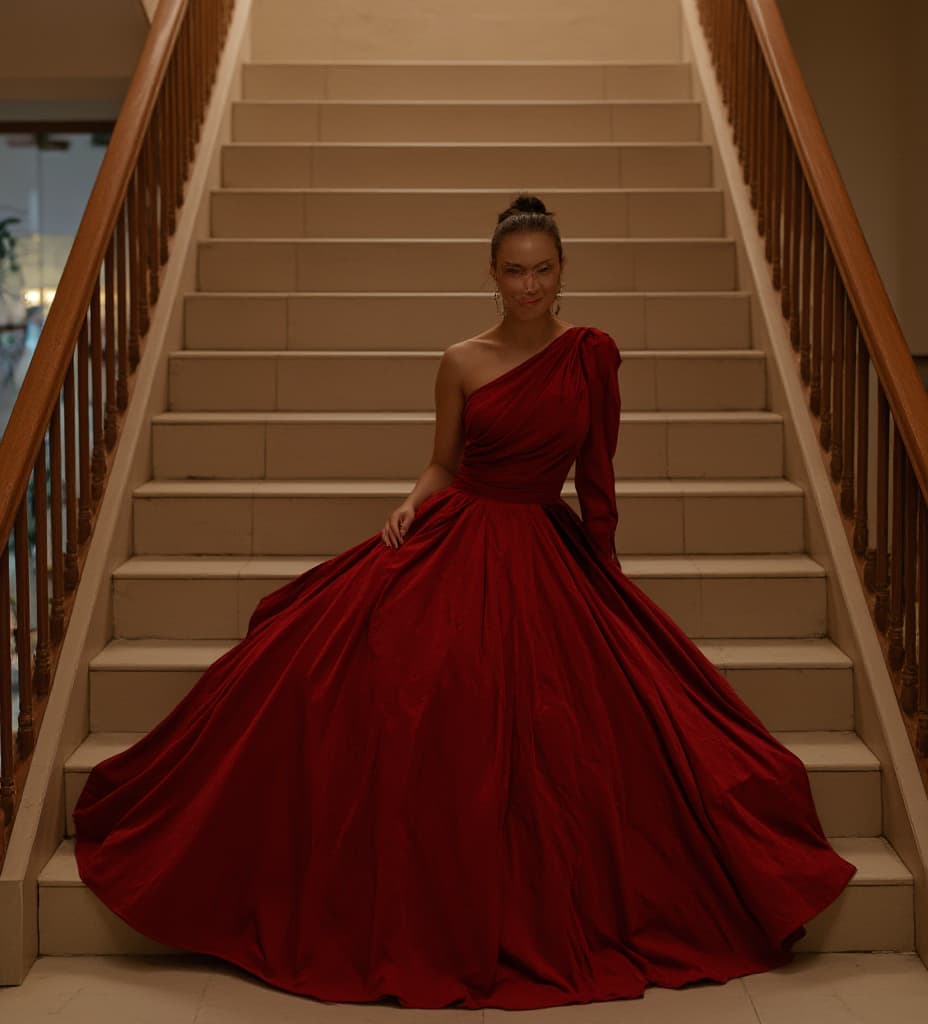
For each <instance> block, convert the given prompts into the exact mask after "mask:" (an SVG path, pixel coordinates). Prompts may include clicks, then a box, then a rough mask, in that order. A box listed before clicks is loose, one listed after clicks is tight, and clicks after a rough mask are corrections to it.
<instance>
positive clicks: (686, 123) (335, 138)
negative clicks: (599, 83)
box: [232, 98, 702, 143]
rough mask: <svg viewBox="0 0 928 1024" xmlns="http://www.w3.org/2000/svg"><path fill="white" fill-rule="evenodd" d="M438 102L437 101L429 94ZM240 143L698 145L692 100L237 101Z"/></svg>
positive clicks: (234, 134) (235, 116)
mask: <svg viewBox="0 0 928 1024" xmlns="http://www.w3.org/2000/svg"><path fill="white" fill-rule="evenodd" d="M429 99H430V100H431V98H429ZM232 138H233V140H234V141H235V142H391V143H395V142H454V143H458V142H505V143H511V142H542V143H550V142H583V143H589V142H636V143H638V142H698V141H700V139H701V138H702V124H701V120H700V109H699V104H698V103H693V102H654V101H648V102H645V103H636V102H609V101H599V102H595V101H594V102H590V101H589V100H587V101H583V100H574V101H570V102H567V103H565V102H557V103H546V102H544V101H531V102H527V101H523V102H521V103H519V102H512V103H500V102H493V103H467V102H456V103H447V104H442V103H440V102H439V103H434V102H431V101H430V102H428V103H423V102H421V101H420V102H418V103H417V102H415V101H406V102H403V101H393V102H390V101H382V102H378V103H371V102H364V101H363V100H361V101H341V102H334V103H333V102H331V101H329V102H327V101H320V102H318V103H294V102H284V103H281V102H275V101H267V102H254V101H246V102H239V103H233V104H232Z"/></svg>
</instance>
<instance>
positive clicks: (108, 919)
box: [38, 837, 915, 956]
mask: <svg viewBox="0 0 928 1024" xmlns="http://www.w3.org/2000/svg"><path fill="white" fill-rule="evenodd" d="M831 843H832V845H833V846H834V848H835V850H837V852H838V853H839V854H840V855H841V856H842V857H845V858H846V859H847V860H849V861H851V862H852V863H853V864H856V865H857V868H858V870H857V874H856V875H855V876H854V878H852V879H851V882H850V884H849V885H848V886H847V888H846V889H845V890H844V891H843V892H842V893H841V895H840V896H839V897H838V898H837V899H836V900H835V902H834V903H833V904H831V906H829V907H827V908H826V909H825V910H824V911H823V912H822V913H821V914H819V915H818V916H817V917H816V918H814V919H813V920H812V921H811V922H810V923H809V924H808V925H807V934H806V936H805V937H804V938H803V939H802V940H801V941H800V942H799V943H797V944H796V947H795V948H796V950H797V951H800V952H813V951H815V952H850V951H858V950H866V951H875V950H881V951H882V950H885V951H890V950H892V951H905V952H909V951H911V950H912V949H913V948H914V942H915V925H914V906H913V884H912V876H911V874H910V873H909V871H908V870H907V869H906V867H905V865H904V864H903V863H902V861H901V860H900V859H899V857H898V856H897V854H896V853H895V851H894V850H893V849H892V847H890V845H889V844H888V843H887V842H886V841H885V839H883V838H881V837H846V838H834V839H832V840H831ZM38 886H39V950H38V952H39V954H40V955H43V956H66V955H76V954H85V955H100V954H114V953H127V954H128V953H132V954H150V953H151V954H160V953H176V952H178V950H177V949H176V948H174V947H168V946H164V945H162V944H160V943H157V942H155V941H153V940H152V939H148V938H146V937H145V936H142V935H140V934H139V933H138V932H136V931H135V930H134V929H132V928H130V927H129V925H127V924H126V923H125V922H124V921H122V920H121V919H120V918H119V917H117V916H116V915H115V914H114V913H113V912H112V911H110V910H109V909H108V908H107V907H105V906H104V905H103V904H102V903H101V902H100V900H99V899H97V897H96V896H95V895H94V894H93V893H92V892H91V891H90V890H89V889H88V888H87V887H86V886H85V885H84V883H83V882H82V881H81V879H80V876H79V875H78V873H77V863H76V861H75V859H74V839H73V838H66V839H64V840H63V841H62V843H61V845H60V846H59V847H58V849H57V850H56V851H55V853H54V854H53V855H52V857H51V858H50V860H49V861H48V863H47V864H46V865H45V867H44V868H43V869H42V871H41V872H40V873H39V877H38Z"/></svg>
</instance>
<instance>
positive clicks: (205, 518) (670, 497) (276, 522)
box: [132, 453, 804, 555]
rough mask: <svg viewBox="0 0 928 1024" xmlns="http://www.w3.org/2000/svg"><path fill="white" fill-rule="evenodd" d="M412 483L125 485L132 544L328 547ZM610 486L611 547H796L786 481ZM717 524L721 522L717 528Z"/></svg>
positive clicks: (371, 524)
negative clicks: (613, 504) (614, 525)
mask: <svg viewBox="0 0 928 1024" xmlns="http://www.w3.org/2000/svg"><path fill="white" fill-rule="evenodd" d="M425 458H426V455H425V453H424V454H423V459H425ZM423 466H424V462H423ZM414 484H415V481H414V480H395V479H394V480H360V481H357V480H355V481H349V480H312V481H307V480H275V481H269V480H151V481H148V482H147V483H144V484H141V485H140V486H139V487H136V488H135V490H134V492H133V505H132V511H133V528H134V538H135V540H134V551H135V553H136V554H139V555H156V554H168V555H183V554H201V555H253V554H254V555H292V554H304V553H305V552H307V551H316V552H319V553H323V554H335V553H338V552H341V551H344V550H346V549H348V548H349V547H352V546H354V545H355V544H358V543H361V542H362V541H364V540H366V539H368V538H370V537H372V536H378V535H379V534H380V531H381V529H382V528H383V524H384V522H385V521H386V519H387V517H388V516H389V514H390V513H391V512H392V511H393V509H395V508H396V506H397V505H398V504H399V503H400V502H401V501H403V500H404V499H405V498H406V496H407V495H408V494H409V493H410V491H412V489H413V486H414ZM615 491H616V500H617V503H618V507H619V525H618V529H617V530H616V546H617V550H619V551H620V552H623V553H625V554H626V555H631V554H754V553H764V554H774V553H779V554H783V553H794V552H798V551H802V550H803V547H804V532H803V531H804V527H803V518H802V516H803V509H802V506H803V497H804V495H803V491H802V488H801V487H799V486H797V485H796V484H794V483H792V482H791V481H789V480H782V479H781V480H709V481H703V480H641V481H639V480H624V481H619V482H618V483H617V484H616V489H615ZM562 496H563V499H564V500H565V501H566V502H567V504H568V505H570V506H571V508H573V509H574V511H575V512H577V513H578V514H579V501H578V499H577V495H576V488H575V486H574V484H573V483H572V482H568V483H566V484H565V485H564V488H563V490H562ZM722 522H724V523H725V524H726V526H725V529H724V530H720V529H719V528H718V527H719V523H722ZM384 551H385V552H389V551H390V549H388V548H386V547H384Z"/></svg>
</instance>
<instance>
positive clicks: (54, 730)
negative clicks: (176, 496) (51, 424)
mask: <svg viewBox="0 0 928 1024" xmlns="http://www.w3.org/2000/svg"><path fill="white" fill-rule="evenodd" d="M251 16H252V0H237V3H236V4H235V11H234V13H233V16H232V20H231V22H230V25H229V31H228V35H227V37H226V43H225V50H224V53H223V54H222V57H221V59H220V62H219V66H218V68H217V72H216V79H215V82H214V84H213V93H212V96H211V99H210V103H209V106H208V107H207V110H206V114H205V117H204V120H203V125H202V129H201V134H200V141H199V143H198V145H197V149H196V152H195V154H194V158H193V162H192V164H191V167H190V173H189V177H188V179H187V183H186V187H185V202H184V205H183V207H182V208H181V209H180V211H179V214H178V220H177V228H176V231H175V234H174V237H173V238H172V240H171V251H170V256H169V259H168V261H167V263H166V264H165V266H164V268H163V271H162V276H161V281H160V293H159V299H158V302H157V304H156V305H155V307H154V309H153V310H152V320H151V326H150V328H149V331H148V335H147V336H146V339H145V344H144V349H143V352H142V358H141V360H140V361H139V365H138V368H137V370H136V373H135V377H134V380H133V391H132V399H131V401H130V403H129V406H128V409H127V411H126V417H125V420H124V422H123V424H122V429H121V432H120V435H119V442H118V444H117V447H116V451H115V454H114V458H113V463H112V468H111V470H110V475H109V479H108V481H107V486H106V490H105V491H104V494H103V498H102V500H101V503H100V507H99V510H98V512H97V516H96V520H95V523H94V532H93V536H92V538H91V540H90V544H89V548H88V551H87V557H86V561H85V563H84V568H83V573H82V575H81V579H80V583H79V584H78V587H77V591H76V593H75V598H74V606H73V610H72V614H71V619H70V621H69V623H68V628H67V632H66V634H65V638H64V645H63V647H62V651H61V657H60V659H59V663H58V668H57V671H56V673H55V680H54V685H53V686H52V689H51V693H50V695H49V699H48V704H47V707H46V711H45V716H44V719H43V721H42V728H41V730H40V732H39V736H38V740H37V743H36V748H35V752H34V753H33V756H32V763H31V765H30V768H29V773H28V775H27V778H26V784H25V790H24V792H23V797H22V801H21V804H20V807H19V810H18V813H17V815H16V820H15V822H14V823H13V831H12V834H11V837H10V846H9V849H8V850H7V854H6V859H5V861H4V864H3V869H2V871H0V921H2V922H3V928H2V929H0V985H20V984H22V982H23V979H24V978H25V976H26V974H27V973H28V972H29V969H30V968H31V966H32V964H33V963H34V962H35V960H36V957H37V956H38V919H39V907H38V892H39V888H38V875H39V872H40V871H41V870H42V868H43V867H44V866H45V865H46V864H47V862H48V860H49V858H50V857H51V856H52V855H53V854H54V852H55V851H56V849H57V848H58V846H59V845H60V843H61V841H62V838H63V837H64V835H65V792H64V763H65V761H66V760H67V758H68V757H70V755H71V754H72V753H73V751H74V750H75V748H77V747H78V746H79V745H80V744H81V743H82V742H83V741H84V740H85V739H86V738H87V735H88V733H89V732H90V687H89V672H88V665H89V662H90V661H91V660H92V658H93V657H95V656H96V655H97V654H98V653H99V652H100V651H101V650H102V649H103V647H105V646H106V644H107V643H109V641H110V639H111V638H112V635H113V610H112V575H113V572H114V570H115V569H116V568H117V567H118V566H119V565H121V564H122V563H123V562H125V561H126V560H127V559H128V558H130V557H131V556H132V551H133V542H132V492H133V491H134V490H135V488H137V487H138V486H140V485H141V484H143V483H145V481H147V480H150V479H151V476H152V472H151V470H152V455H151V445H152V441H151V420H152V417H153V416H154V415H155V414H156V413H160V412H164V411H165V410H166V409H167V395H168V386H167V381H168V356H169V354H170V353H171V352H173V351H176V350H178V349H180V348H182V347H183V327H184V301H185V296H186V294H187V293H188V292H190V291H193V290H195V286H196V270H197V267H196V261H197V246H198V243H199V241H200V240H202V239H207V238H209V235H210V232H209V202H210V193H211V191H212V190H213V189H215V188H217V187H218V185H219V181H220V159H221V147H222V144H223V143H226V142H229V141H230V139H231V134H232V133H231V104H232V101H233V100H236V99H239V98H240V97H241V95H242V88H241V76H242V72H241V67H242V63H243V61H245V60H248V59H249V58H250V55H251V54H250V47H251Z"/></svg>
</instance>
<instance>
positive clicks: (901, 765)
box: [681, 0, 928, 964]
mask: <svg viewBox="0 0 928 1024" xmlns="http://www.w3.org/2000/svg"><path fill="white" fill-rule="evenodd" d="M681 8H682V15H683V17H682V31H683V54H684V59H685V60H688V61H690V62H691V67H692V75H693V98H694V99H698V100H700V101H701V106H702V112H703V115H702V116H703V122H704V124H703V128H704V138H705V140H706V141H707V142H708V143H709V145H710V146H711V147H712V153H713V163H714V171H715V181H716V183H718V184H720V185H721V186H722V188H723V190H724V195H725V218H726V227H727V233H728V235H729V237H732V238H734V239H735V245H736V249H737V254H738V273H739V281H740V282H741V285H742V287H743V288H745V289H746V290H747V291H748V292H749V293H750V295H751V327H752V332H753V338H754V346H755V347H757V348H762V349H763V350H764V351H765V352H766V353H767V356H768V360H767V367H768V372H767V382H768V383H767V387H768V396H767V397H768V405H767V408H768V409H770V410H771V411H774V412H778V413H780V414H781V415H782V416H783V444H784V476H785V477H786V478H787V479H790V480H792V481H794V482H795V483H797V484H799V485H800V486H801V487H802V488H803V491H804V492H805V496H806V500H805V501H804V503H803V508H804V516H805V524H804V525H805V536H806V552H807V553H808V554H809V555H810V556H811V557H812V558H814V559H815V560H816V561H817V562H819V563H820V564H821V565H822V566H824V568H825V570H826V574H827V575H826V595H827V596H826V600H827V624H828V635H829V636H830V637H831V639H832V640H833V641H834V642H835V643H836V644H837V645H838V646H839V647H841V648H842V649H843V650H844V651H845V653H846V654H847V655H848V657H850V658H851V659H852V661H853V663H854V673H853V675H854V714H855V730H856V732H857V733H858V735H859V736H860V738H861V739H862V740H863V741H864V743H866V745H867V746H868V747H869V748H870V749H871V750H872V751H873V753H874V754H875V755H876V756H877V758H878V759H879V761H880V765H881V768H882V771H881V778H882V797H883V834H884V835H885V836H886V838H887V839H888V840H889V842H890V843H891V844H892V846H893V847H894V848H895V850H896V852H897V853H898V855H899V857H900V858H901V860H902V861H903V862H904V864H905V866H906V867H907V868H908V870H909V871H910V872H911V873H912V876H913V880H914V898H915V908H914V910H915V945H916V950H917V952H918V954H919V956H920V957H921V959H922V960H923V961H924V962H925V963H926V964H928V794H926V792H925V788H924V786H923V785H922V780H921V776H920V774H919V771H918V765H917V763H916V760H915V756H914V753H913V752H912V748H911V744H910V743H909V738H908V735H907V733H906V729H905V725H904V723H903V720H902V716H901V713H900V711H899V707H898V704H897V701H896V696H895V691H894V689H893V684H892V680H891V678H890V675H889V671H888V669H887V667H886V662H885V659H884V657H883V652H882V649H881V647H880V643H879V639H878V636H877V631H876V627H875V626H874V624H873V621H872V618H871V616H870V611H869V608H868V606H867V602H866V598H865V595H864V590H863V586H862V584H861V582H860V578H859V576H858V573H857V567H856V564H855V561H854V553H853V551H852V549H851V546H850V544H849V543H848V540H847V535H846V533H845V529H844V524H843V522H842V518H841V513H840V511H839V509H838V507H837V505H836V503H835V500H834V497H833V492H832V489H831V481H830V477H829V474H828V470H827V468H826V466H825V463H824V461H823V459H822V455H821V449H820V446H819V443H818V439H817V437H816V433H815V428H814V425H813V422H812V418H811V416H810V414H809V411H808V409H807V406H806V401H805V396H804V394H803V387H802V383H801V381H800V378H799V376H798V374H797V372H796V356H795V353H794V351H793V348H792V344H791V342H790V338H789V330H788V325H787V324H786V323H785V322H784V320H783V316H782V313H781V310H780V297H779V293H778V292H777V291H776V290H775V289H774V287H773V284H772V282H771V278H770V273H769V269H768V264H767V261H766V257H765V254H764V245H763V240H762V238H761V237H760V235H759V234H758V232H757V222H756V217H755V213H754V210H753V208H752V206H751V201H750V191H749V189H748V187H747V186H746V185H745V184H744V179H743V174H742V169H741V165H740V162H739V160H738V154H737V150H736V148H735V145H734V142H733V140H732V137H731V129H730V125H729V121H728V114H727V111H726V108H725V105H724V102H723V100H722V95H721V90H720V89H719V86H718V83H717V81H716V77H715V69H714V66H713V64H712V59H711V56H710V53H709V49H708V45H707V43H706V40H705V36H704V35H703V32H702V28H701V25H700V22H699V14H698V11H697V9H696V0H681ZM872 373H873V371H872V368H871V374H872ZM872 380H873V378H872V377H871V381H872ZM875 419H876V417H875V415H871V417H870V423H871V424H873V423H874V422H875ZM871 521H872V520H871Z"/></svg>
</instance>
